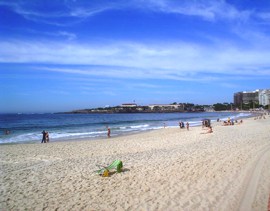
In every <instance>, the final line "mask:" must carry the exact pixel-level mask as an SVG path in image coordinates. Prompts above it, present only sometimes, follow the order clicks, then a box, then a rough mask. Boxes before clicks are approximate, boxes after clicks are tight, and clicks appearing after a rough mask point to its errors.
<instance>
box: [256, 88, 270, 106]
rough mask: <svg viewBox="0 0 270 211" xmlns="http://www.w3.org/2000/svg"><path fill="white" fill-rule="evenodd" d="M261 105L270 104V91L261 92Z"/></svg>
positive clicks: (263, 90)
mask: <svg viewBox="0 0 270 211" xmlns="http://www.w3.org/2000/svg"><path fill="white" fill-rule="evenodd" d="M259 104H260V105H263V106H266V105H269V104H270V89H262V90H260V91H259Z"/></svg>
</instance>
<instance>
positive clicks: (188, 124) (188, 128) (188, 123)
mask: <svg viewBox="0 0 270 211" xmlns="http://www.w3.org/2000/svg"><path fill="white" fill-rule="evenodd" d="M187 130H189V123H188V122H187Z"/></svg>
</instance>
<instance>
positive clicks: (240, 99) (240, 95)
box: [233, 92, 243, 106]
mask: <svg viewBox="0 0 270 211" xmlns="http://www.w3.org/2000/svg"><path fill="white" fill-rule="evenodd" d="M233 101H234V104H235V105H237V106H238V105H241V104H242V103H243V92H237V93H234V96H233Z"/></svg>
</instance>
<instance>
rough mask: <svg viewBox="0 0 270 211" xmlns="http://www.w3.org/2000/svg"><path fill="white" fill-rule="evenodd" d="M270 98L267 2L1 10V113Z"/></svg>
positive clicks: (69, 1) (165, 1)
mask: <svg viewBox="0 0 270 211" xmlns="http://www.w3.org/2000/svg"><path fill="white" fill-rule="evenodd" d="M269 88H270V1H269V0H259V1H254V0H230V1H229V0H179V1H177V0H128V1H127V0H54V1H51V0H0V113H13V112H16V113H24V112H25V113H29V112H30V113H31V112H58V111H71V110H75V109H86V108H96V107H104V106H117V105H121V104H122V103H133V102H135V103H137V104H138V105H149V104H157V103H160V104H167V103H173V102H178V103H187V102H188V103H195V104H214V103H223V102H233V94H234V93H235V92H238V91H251V90H256V89H269Z"/></svg>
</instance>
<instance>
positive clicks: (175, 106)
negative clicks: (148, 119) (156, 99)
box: [148, 104, 184, 111]
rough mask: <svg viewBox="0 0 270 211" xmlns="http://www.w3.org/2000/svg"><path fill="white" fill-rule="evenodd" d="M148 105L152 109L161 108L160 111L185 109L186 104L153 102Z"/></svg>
mask: <svg viewBox="0 0 270 211" xmlns="http://www.w3.org/2000/svg"><path fill="white" fill-rule="evenodd" d="M148 107H149V108H150V109H151V110H160V111H168V110H181V111H183V110H184V106H183V105H182V104H151V105H149V106H148Z"/></svg>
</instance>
